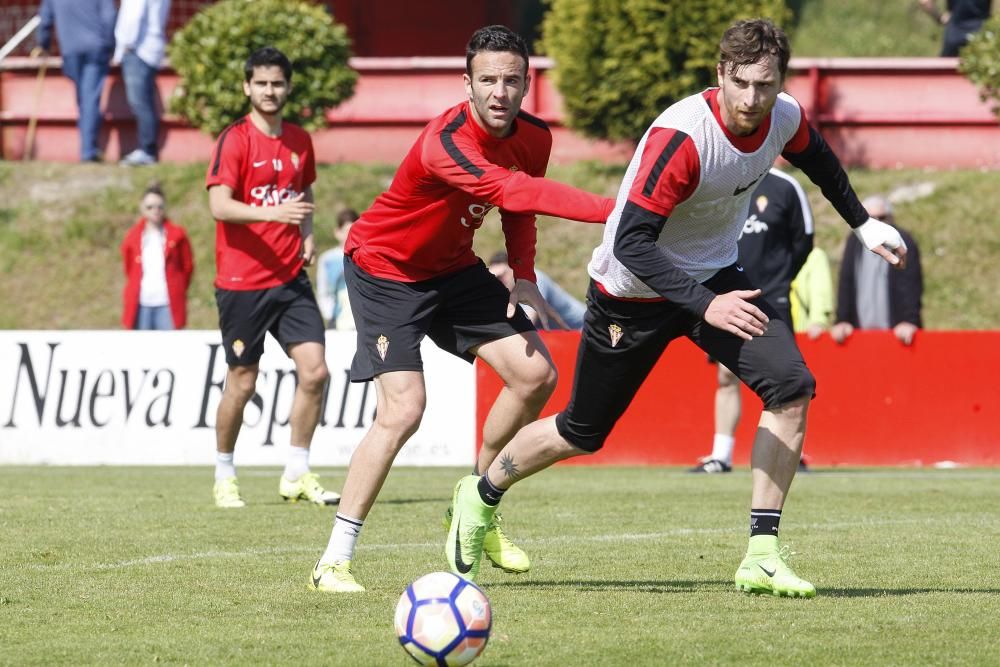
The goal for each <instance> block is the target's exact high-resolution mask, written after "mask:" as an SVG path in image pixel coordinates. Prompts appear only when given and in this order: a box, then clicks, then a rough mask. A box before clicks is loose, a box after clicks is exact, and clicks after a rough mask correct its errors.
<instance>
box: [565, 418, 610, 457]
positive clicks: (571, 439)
mask: <svg viewBox="0 0 1000 667" xmlns="http://www.w3.org/2000/svg"><path fill="white" fill-rule="evenodd" d="M556 430H557V431H558V432H559V435H560V436H562V438H563V440H565V441H566V442H568V443H569V444H570V445H572V446H573V447H574V448H575V449H577V450H579V452H578V453H579V454H596V453H597V452H598V451H599V450H600V449H601V447H603V446H604V441H605V440H607V439H608V432H607V431H604V430H602V429H597V428H594V427H592V426H587V425H584V424H580V423H578V422H574V421H573V420H572V419H571V418H570V417H568V416H567V415H566V413H565V412H560V413H559V414H558V415H556Z"/></svg>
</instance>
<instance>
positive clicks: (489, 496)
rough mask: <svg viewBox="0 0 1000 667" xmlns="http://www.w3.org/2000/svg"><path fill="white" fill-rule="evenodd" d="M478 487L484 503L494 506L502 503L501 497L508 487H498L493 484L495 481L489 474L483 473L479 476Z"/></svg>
mask: <svg viewBox="0 0 1000 667" xmlns="http://www.w3.org/2000/svg"><path fill="white" fill-rule="evenodd" d="M478 488H479V497H480V498H482V500H483V502H484V503H486V504H487V505H492V506H496V505H499V504H500V499H501V498H503V492H504V491H506V489H498V488H497V487H495V486H493V483H492V482H491V481H490V478H489V477H488V476H487V475H483V476H482V477H480V478H479V487H478Z"/></svg>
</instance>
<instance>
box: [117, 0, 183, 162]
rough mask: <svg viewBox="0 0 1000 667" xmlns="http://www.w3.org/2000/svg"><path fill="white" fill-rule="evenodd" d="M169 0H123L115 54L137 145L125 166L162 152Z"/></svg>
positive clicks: (126, 160) (127, 158)
mask: <svg viewBox="0 0 1000 667" xmlns="http://www.w3.org/2000/svg"><path fill="white" fill-rule="evenodd" d="M169 14H170V0H122V2H121V7H120V8H119V10H118V21H117V23H116V24H115V55H114V58H113V59H112V62H115V63H120V64H121V68H122V78H123V79H124V80H125V97H126V98H127V99H128V105H129V108H131V109H132V115H133V116H135V124H136V139H137V143H138V147H137V148H136V149H135V150H133V151H132V152H131V153H129V154H128V155H126V156H125V157H124V158H123V159H122V161H121V163H122V164H123V165H126V166H140V165H147V164H155V163H156V161H157V158H158V156H159V136H160V112H159V109H158V108H157V104H158V98H157V94H156V73H157V72H158V71H159V69H160V63H161V62H162V61H163V54H164V51H165V50H166V44H167V16H168V15H169Z"/></svg>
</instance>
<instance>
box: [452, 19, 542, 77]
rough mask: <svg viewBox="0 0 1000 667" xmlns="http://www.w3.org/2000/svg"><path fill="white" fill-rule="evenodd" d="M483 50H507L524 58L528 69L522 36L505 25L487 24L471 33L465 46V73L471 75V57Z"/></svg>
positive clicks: (526, 52) (525, 66) (526, 53)
mask: <svg viewBox="0 0 1000 667" xmlns="http://www.w3.org/2000/svg"><path fill="white" fill-rule="evenodd" d="M483 51H509V52H511V53H516V54H518V55H519V56H521V57H522V58H524V71H525V72H527V71H528V45H527V44H525V43H524V38H522V37H521V36H520V35H518V34H517V33H516V32H514V31H513V30H511V29H510V28H508V27H507V26H505V25H488V26H486V27H484V28H480V29H479V30H477V31H476V32H474V33H472V37H470V38H469V43H468V44H467V45H466V47H465V73H466V74H468V75H469V76H472V59H473V58H475V57H476V55H478V54H479V53H482V52H483Z"/></svg>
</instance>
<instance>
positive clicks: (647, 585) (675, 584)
mask: <svg viewBox="0 0 1000 667" xmlns="http://www.w3.org/2000/svg"><path fill="white" fill-rule="evenodd" d="M486 588H487V589H491V588H512V589H514V588H535V589H551V590H562V589H568V590H573V591H576V592H584V593H586V592H607V591H626V592H632V593H694V592H698V591H705V590H706V589H707V590H710V591H715V590H724V591H726V592H729V591H734V588H733V582H732V581H728V580H726V581H718V580H716V581H668V580H663V581H654V580H629V579H623V580H619V581H601V580H593V581H587V580H568V581H551V580H550V581H546V580H539V579H533V580H529V581H497V582H489V583H487V584H486ZM927 593H957V594H962V595H975V594H987V595H996V594H997V593H1000V589H997V588H839V589H820V590H819V591H817V593H816V596H817V597H820V598H824V597H827V598H880V597H902V596H905V595H925V594H927ZM764 597H768V596H766V595H765V596H764Z"/></svg>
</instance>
